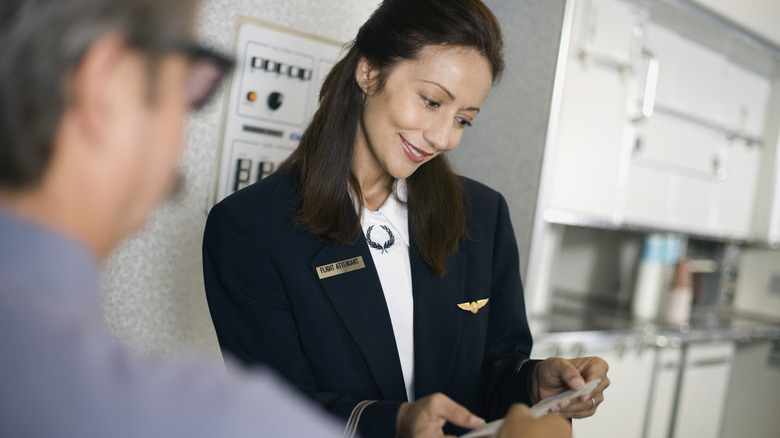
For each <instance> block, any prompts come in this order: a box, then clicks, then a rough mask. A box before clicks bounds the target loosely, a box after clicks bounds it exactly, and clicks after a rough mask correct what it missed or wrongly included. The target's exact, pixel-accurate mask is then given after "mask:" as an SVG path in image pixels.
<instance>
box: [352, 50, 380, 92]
mask: <svg viewBox="0 0 780 438" xmlns="http://www.w3.org/2000/svg"><path fill="white" fill-rule="evenodd" d="M374 78H376V69H375V68H374V67H373V66H372V65H371V63H370V62H368V59H366V58H365V57H361V58H360V60H359V61H358V64H357V68H356V69H355V80H356V81H357V83H358V86H359V87H360V89H361V90H363V94H365V95H368V94H369V91H370V90H371V88H372V86H373V82H374Z"/></svg>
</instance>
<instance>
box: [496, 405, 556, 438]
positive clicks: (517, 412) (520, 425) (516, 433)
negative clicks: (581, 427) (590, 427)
mask: <svg viewBox="0 0 780 438" xmlns="http://www.w3.org/2000/svg"><path fill="white" fill-rule="evenodd" d="M498 437H499V438H571V424H570V423H569V421H567V420H566V419H565V418H563V417H561V416H560V415H556V414H549V415H544V416H542V417H541V418H536V419H535V418H531V411H529V410H528V406H526V405H522V404H516V405H513V406H512V407H511V408H509V412H508V413H507V414H506V417H504V423H503V425H502V426H501V430H499V431H498Z"/></svg>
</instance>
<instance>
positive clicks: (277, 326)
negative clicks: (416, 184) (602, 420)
mask: <svg viewBox="0 0 780 438" xmlns="http://www.w3.org/2000/svg"><path fill="white" fill-rule="evenodd" d="M462 182H463V186H464V188H465V192H466V193H465V194H464V196H465V197H466V218H467V227H468V232H469V234H470V239H464V240H462V241H461V242H460V246H459V250H458V252H457V253H456V254H455V255H454V256H452V257H451V259H450V260H449V261H448V266H447V268H448V269H447V273H446V274H445V275H444V276H443V277H439V276H436V275H434V274H433V273H432V272H431V271H430V270H429V268H428V266H427V265H426V263H425V261H424V260H423V258H422V256H421V254H420V252H419V250H418V248H417V246H416V244H415V242H414V236H411V238H410V240H411V242H410V249H409V257H410V262H411V270H412V288H413V296H414V354H415V357H414V365H415V370H414V376H415V397H416V398H422V397H424V396H426V395H429V394H431V393H434V392H442V393H444V394H446V395H448V396H449V397H451V398H452V399H454V400H455V401H457V402H458V403H460V404H462V405H464V406H466V407H467V408H468V409H470V410H471V411H472V412H474V413H476V414H478V415H481V416H483V417H484V418H486V419H487V420H491V419H495V418H500V417H502V416H503V415H504V414H505V413H506V411H507V409H508V407H509V405H510V404H512V403H514V402H523V403H526V404H530V396H529V382H530V376H531V371H532V369H533V367H534V366H535V364H536V361H524V360H525V359H528V355H529V354H530V351H531V345H532V341H531V334H530V331H529V329H528V323H527V319H526V313H525V303H524V300H523V289H522V284H521V281H520V272H519V258H518V251H517V244H516V241H515V235H514V232H513V230H512V225H511V223H510V220H509V210H508V208H507V205H506V201H505V200H504V198H503V197H502V196H501V195H500V194H499V193H498V192H496V191H494V190H492V189H490V188H488V187H486V186H484V185H482V184H480V183H477V182H475V181H472V180H470V179H467V178H462ZM296 191H297V177H296V176H295V173H294V172H290V171H287V172H281V173H276V174H273V175H271V176H269V177H268V178H265V179H264V180H262V181H260V182H258V183H256V184H254V185H252V186H250V187H248V188H246V189H244V190H241V191H239V192H236V193H234V194H232V195H231V196H229V197H227V198H226V199H224V200H223V201H222V202H220V203H219V204H217V205H216V206H214V208H213V209H212V210H211V212H210V213H209V217H208V221H207V225H206V230H205V235H204V241H203V268H204V278H205V285H206V296H207V299H208V304H209V309H210V312H211V316H212V320H213V322H214V327H215V328H216V332H217V337H218V339H219V343H220V347H221V349H222V350H223V352H224V353H226V354H229V355H232V356H235V357H237V358H238V359H239V360H241V361H242V362H244V363H246V364H267V365H270V366H271V367H273V368H275V369H276V370H277V371H278V372H279V373H281V374H282V375H283V376H284V377H286V378H287V379H288V380H289V381H290V382H291V383H292V384H293V385H294V386H295V387H297V388H298V389H299V390H300V391H302V392H304V393H306V394H308V395H309V396H311V397H312V398H314V399H315V400H316V401H317V402H318V403H320V404H321V405H323V406H324V407H325V408H326V409H327V410H329V411H330V412H332V413H334V414H335V415H337V416H340V417H342V418H344V419H345V420H346V419H347V418H349V417H350V415H351V414H352V413H353V410H355V407H356V406H357V405H358V404H360V403H361V402H362V401H364V400H376V402H374V403H373V404H371V405H369V406H367V407H365V409H364V410H362V413H361V415H360V420H359V423H358V430H359V432H360V433H361V434H362V435H363V436H365V437H375V436H376V437H385V436H386V437H394V436H395V424H396V415H397V411H398V408H399V406H400V405H401V404H402V403H403V402H405V401H406V391H405V387H404V380H403V375H402V372H401V364H400V361H399V359H398V352H397V348H396V344H395V337H394V335H393V328H392V324H391V322H390V316H389V313H388V311H387V306H386V303H385V299H384V294H383V292H382V287H381V284H380V282H379V276H378V275H377V272H376V268H375V266H374V264H373V260H372V257H371V254H370V253H369V251H370V248H369V246H368V245H367V243H366V240H365V238H361V239H360V240H359V241H358V242H357V243H356V244H354V245H335V244H328V243H324V242H322V241H321V240H319V239H318V238H317V237H316V236H314V235H312V234H311V233H309V232H308V231H307V230H305V229H303V228H302V227H300V226H298V225H296V224H295V217H296V211H297V207H296V206H297V202H298V201H297V197H296ZM356 257H362V260H363V262H364V264H365V268H363V269H357V270H353V271H350V272H344V273H341V274H339V275H334V276H331V277H327V278H323V279H320V277H319V276H318V274H317V268H318V267H321V266H326V265H329V264H332V263H334V262H339V261H344V260H349V259H354V258H356ZM485 298H488V299H489V301H488V303H487V304H486V305H485V307H484V308H482V309H480V310H479V311H478V312H477V313H472V312H470V311H466V310H462V309H460V308H459V307H458V306H457V304H459V303H464V302H472V301H477V300H480V299H485Z"/></svg>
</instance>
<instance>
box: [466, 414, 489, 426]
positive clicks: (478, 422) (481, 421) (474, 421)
mask: <svg viewBox="0 0 780 438" xmlns="http://www.w3.org/2000/svg"><path fill="white" fill-rule="evenodd" d="M469 423H471V424H473V425H475V426H481V425H482V424H484V423H485V420H484V419H483V418H480V417H477V416H476V415H472V416H471V418H469Z"/></svg>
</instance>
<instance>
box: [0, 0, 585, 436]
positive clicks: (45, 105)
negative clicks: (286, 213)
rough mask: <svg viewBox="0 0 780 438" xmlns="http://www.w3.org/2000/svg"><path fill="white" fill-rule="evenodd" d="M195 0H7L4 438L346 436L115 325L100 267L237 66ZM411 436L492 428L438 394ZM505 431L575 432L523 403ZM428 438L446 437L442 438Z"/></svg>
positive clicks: (0, 89)
mask: <svg viewBox="0 0 780 438" xmlns="http://www.w3.org/2000/svg"><path fill="white" fill-rule="evenodd" d="M195 8H196V5H195V3H194V2H193V1H191V0H2V3H0V436H2V437H53V436H68V437H146V436H148V437H163V436H169V437H217V436H219V437H232V436H269V437H285V436H289V437H337V436H340V435H341V431H342V429H343V425H338V424H336V423H334V422H333V420H331V419H330V418H329V417H326V416H325V415H324V414H322V413H321V412H320V411H319V410H317V409H316V408H314V407H313V406H312V405H311V404H310V403H309V402H308V401H305V400H303V399H301V398H299V397H298V396H297V395H295V394H292V393H291V392H290V391H289V390H288V389H287V388H286V387H285V386H283V385H282V384H280V383H278V381H277V380H276V378H275V377H274V376H271V375H270V374H269V373H267V372H265V371H262V370H256V371H255V372H253V373H249V372H246V371H242V370H239V369H237V368H235V367H233V366H231V365H230V364H228V369H227V372H226V371H225V368H224V366H223V365H222V364H221V363H219V362H214V361H208V360H196V359H192V358H188V359H184V358H182V359H159V358H153V357H147V356H142V355H138V354H136V353H133V352H130V351H128V350H127V349H126V348H125V347H124V346H122V345H120V344H119V343H118V342H117V341H116V340H115V339H113V338H112V337H111V336H110V335H109V334H108V333H107V332H106V330H105V329H104V328H103V325H102V318H101V313H100V296H99V290H98V285H99V269H100V263H101V261H102V260H103V259H104V258H105V257H106V256H108V254H109V253H110V252H111V250H112V249H113V248H114V247H115V246H116V245H117V244H118V243H119V242H120V241H121V240H122V239H123V238H124V237H125V236H127V235H128V234H129V233H131V232H133V231H135V230H136V229H138V228H139V227H140V226H141V225H142V224H143V223H144V221H145V220H146V218H147V215H148V214H149V213H150V211H151V210H152V208H153V207H154V206H155V205H156V204H158V203H159V202H160V201H162V200H163V199H165V198H166V196H168V194H169V192H170V191H171V188H172V187H173V186H174V183H175V181H176V163H177V160H178V157H179V152H180V143H181V135H182V123H183V119H184V117H185V115H186V113H187V111H188V110H190V109H192V108H197V107H199V106H201V105H203V104H204V103H205V102H206V101H207V100H208V98H209V97H210V95H211V94H212V92H213V91H214V90H215V88H217V86H218V85H219V83H220V82H221V79H222V77H223V76H224V74H225V73H226V71H227V70H228V69H229V68H230V64H231V63H230V61H229V60H227V59H226V58H224V57H222V56H220V55H218V54H215V53H212V52H210V51H208V50H206V49H204V48H202V47H199V46H197V45H196V44H194V43H193V40H194V37H193V29H194V16H195V12H196V9H195ZM416 408H417V409H418V412H417V415H415V416H414V418H413V420H412V421H413V422H414V424H413V425H412V426H413V427H412V428H411V429H410V430H415V431H417V432H419V433H418V434H416V435H415V436H426V435H427V434H428V433H430V434H433V435H435V434H437V433H439V434H440V432H441V426H442V425H443V424H444V422H445V421H451V422H455V423H457V424H461V425H463V426H467V427H474V426H478V425H479V424H481V420H480V419H478V418H476V417H474V416H473V415H471V414H470V413H469V412H468V411H467V410H465V409H464V408H462V407H460V406H458V405H456V404H455V403H454V402H452V401H451V400H449V399H448V398H446V397H444V396H441V395H438V396H436V397H433V398H432V401H430V400H429V401H428V402H427V403H426V404H419V405H417V406H416ZM506 424H507V425H508V426H507V427H505V428H504V430H503V431H502V436H505V437H509V436H522V437H531V436H568V435H570V433H571V432H570V428H569V425H568V423H566V421H565V420H563V419H562V418H561V417H558V416H557V415H551V416H548V417H546V418H544V419H542V420H531V419H530V417H529V416H528V410H527V408H526V407H524V406H517V407H515V408H514V409H513V410H512V411H511V412H510V415H509V416H508V419H507V423H506ZM433 435H431V436H433Z"/></svg>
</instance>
